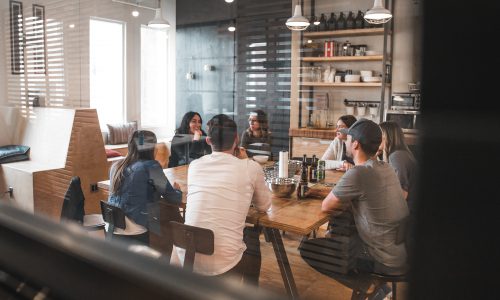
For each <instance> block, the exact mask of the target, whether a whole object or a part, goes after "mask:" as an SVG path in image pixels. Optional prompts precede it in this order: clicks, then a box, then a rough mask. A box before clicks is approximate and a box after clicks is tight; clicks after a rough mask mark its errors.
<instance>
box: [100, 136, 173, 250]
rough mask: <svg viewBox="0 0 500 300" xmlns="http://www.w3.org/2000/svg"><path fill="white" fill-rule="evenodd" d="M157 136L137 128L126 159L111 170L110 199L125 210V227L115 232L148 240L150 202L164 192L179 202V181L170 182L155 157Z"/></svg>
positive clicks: (147, 242)
mask: <svg viewBox="0 0 500 300" xmlns="http://www.w3.org/2000/svg"><path fill="white" fill-rule="evenodd" d="M155 145H156V136H155V134H154V133H153V132H151V131H147V130H136V131H134V132H133V133H132V134H131V136H130V138H129V141H128V153H127V156H126V157H125V159H123V160H121V161H118V162H116V163H115V164H114V165H113V166H112V167H111V170H110V176H109V177H110V190H109V192H110V193H109V199H108V202H109V203H110V204H113V205H115V206H118V207H120V208H121V209H122V210H123V212H124V213H125V216H126V217H125V223H126V228H125V230H121V229H118V228H117V229H115V232H114V233H115V235H120V236H123V237H124V238H127V235H131V236H132V235H133V236H135V239H138V240H139V241H141V242H143V243H145V244H149V235H148V229H149V223H148V213H149V211H148V206H149V204H151V203H153V202H155V201H157V200H158V199H159V197H155V196H156V195H158V193H159V195H162V196H163V198H164V199H166V201H168V202H170V203H172V204H180V203H181V201H182V192H181V191H180V190H179V185H178V184H177V183H175V182H174V185H173V187H172V185H171V184H170V182H169V181H168V179H167V177H166V176H165V174H164V173H163V169H162V168H161V166H160V164H159V163H158V162H157V161H156V160H155V159H154V154H155Z"/></svg>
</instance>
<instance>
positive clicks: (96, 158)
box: [33, 109, 108, 220]
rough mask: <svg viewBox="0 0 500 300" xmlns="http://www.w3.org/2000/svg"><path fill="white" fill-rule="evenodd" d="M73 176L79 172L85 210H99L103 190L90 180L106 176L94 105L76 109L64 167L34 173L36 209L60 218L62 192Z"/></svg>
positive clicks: (102, 146)
mask: <svg viewBox="0 0 500 300" xmlns="http://www.w3.org/2000/svg"><path fill="white" fill-rule="evenodd" d="M70 126H71V125H70ZM73 176H79V177H80V179H81V183H82V190H83V194H84V196H85V213H87V214H91V213H100V211H101V209H100V205H99V200H101V197H102V194H100V193H96V192H92V191H91V184H97V182H99V181H102V180H106V179H107V177H108V174H107V159H106V153H105V151H104V143H103V140H102V135H101V130H100V128H99V122H98V118H97V112H96V110H95V109H76V110H75V117H74V120H73V124H72V131H71V139H70V143H69V147H68V155H67V157H66V165H65V167H64V168H63V169H55V170H48V171H42V172H37V173H35V174H34V179H33V181H34V207H35V213H41V214H44V215H48V216H49V217H52V218H54V219H57V220H59V217H60V214H61V208H62V203H63V200H64V194H65V193H66V190H67V188H68V186H69V182H70V179H71V177H73Z"/></svg>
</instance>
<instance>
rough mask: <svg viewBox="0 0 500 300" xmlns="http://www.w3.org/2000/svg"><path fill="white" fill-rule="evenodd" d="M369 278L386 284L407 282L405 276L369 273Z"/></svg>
mask: <svg viewBox="0 0 500 300" xmlns="http://www.w3.org/2000/svg"><path fill="white" fill-rule="evenodd" d="M370 276H371V277H373V278H376V279H378V280H381V281H386V282H406V281H408V278H407V274H397V275H392V274H391V275H388V274H381V273H370Z"/></svg>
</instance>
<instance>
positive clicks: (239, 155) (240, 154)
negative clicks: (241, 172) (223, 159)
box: [234, 147, 248, 159]
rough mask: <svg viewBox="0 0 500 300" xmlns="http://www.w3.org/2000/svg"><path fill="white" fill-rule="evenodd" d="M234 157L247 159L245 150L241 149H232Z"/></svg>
mask: <svg viewBox="0 0 500 300" xmlns="http://www.w3.org/2000/svg"><path fill="white" fill-rule="evenodd" d="M234 156H236V157H237V158H239V159H246V158H248V154H247V149H245V148H243V147H236V148H234Z"/></svg>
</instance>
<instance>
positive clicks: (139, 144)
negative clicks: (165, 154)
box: [110, 130, 157, 194]
mask: <svg viewBox="0 0 500 300" xmlns="http://www.w3.org/2000/svg"><path fill="white" fill-rule="evenodd" d="M156 142H157V140H156V135H155V134H154V132H152V131H148V130H136V131H134V132H133V133H132V134H131V135H130V137H129V140H128V153H127V156H126V157H125V159H123V160H121V161H119V162H117V163H116V164H115V166H113V167H114V172H113V174H112V175H111V177H112V178H111V183H112V185H111V188H110V192H111V194H115V193H117V192H118V191H119V190H120V188H121V186H122V184H123V179H124V178H125V176H124V174H123V173H124V171H125V169H126V168H127V167H128V166H130V165H131V164H133V163H135V162H136V161H138V160H153V159H155V146H156Z"/></svg>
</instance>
